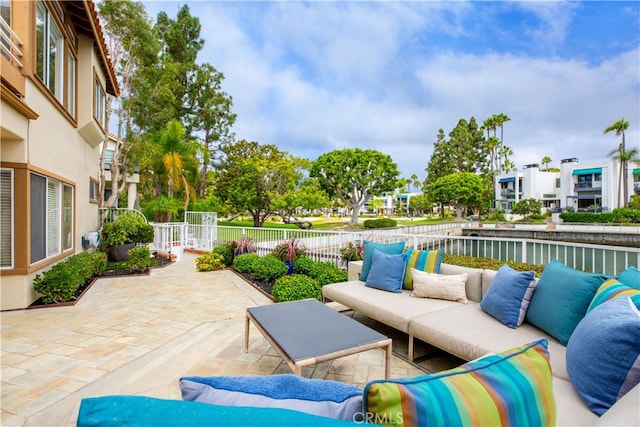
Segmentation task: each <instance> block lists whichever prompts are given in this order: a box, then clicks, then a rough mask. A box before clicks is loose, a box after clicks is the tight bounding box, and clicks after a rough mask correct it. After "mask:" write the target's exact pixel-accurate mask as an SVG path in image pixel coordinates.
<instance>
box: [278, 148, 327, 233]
mask: <svg viewBox="0 0 640 427" xmlns="http://www.w3.org/2000/svg"><path fill="white" fill-rule="evenodd" d="M292 161H293V162H294V164H297V165H298V166H297V167H296V179H295V182H292V183H291V184H290V185H289V189H288V190H287V191H286V193H284V194H281V195H280V197H274V199H273V201H272V206H273V210H274V211H275V212H276V213H277V214H278V215H280V217H282V222H284V223H285V224H295V225H297V226H298V227H300V228H304V229H310V228H311V227H312V223H311V222H310V221H302V220H300V219H299V218H297V215H298V212H299V211H313V210H315V209H320V208H323V207H326V206H329V204H330V201H329V197H328V196H327V194H326V193H325V192H324V191H323V190H322V189H321V188H320V186H319V185H318V182H317V181H316V180H315V179H313V178H309V177H305V175H304V173H303V171H304V170H307V169H308V164H309V162H308V161H306V160H304V161H301V160H300V159H295V158H293V159H292Z"/></svg>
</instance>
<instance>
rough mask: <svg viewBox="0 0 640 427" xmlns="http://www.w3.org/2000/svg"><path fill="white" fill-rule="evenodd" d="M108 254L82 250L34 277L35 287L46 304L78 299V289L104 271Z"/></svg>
mask: <svg viewBox="0 0 640 427" xmlns="http://www.w3.org/2000/svg"><path fill="white" fill-rule="evenodd" d="M106 266H107V254H106V253H104V252H91V253H89V252H82V253H79V254H76V255H72V256H71V257H69V258H67V259H65V260H64V261H61V262H59V263H58V264H56V265H54V266H53V267H51V269H50V270H47V271H45V272H43V273H42V275H40V274H36V277H35V278H34V279H33V289H34V290H35V291H36V292H37V293H39V294H40V295H41V296H42V302H43V303H45V304H52V303H62V302H69V301H73V300H75V299H76V295H75V293H76V291H77V290H78V288H80V286H82V285H84V284H85V283H86V282H87V280H89V279H91V278H92V277H94V276H98V275H100V274H102V272H104V269H105V267H106Z"/></svg>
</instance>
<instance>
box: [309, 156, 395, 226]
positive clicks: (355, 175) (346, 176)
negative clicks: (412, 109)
mask: <svg viewBox="0 0 640 427" xmlns="http://www.w3.org/2000/svg"><path fill="white" fill-rule="evenodd" d="M310 175H311V176H312V177H315V178H317V179H318V183H319V184H320V188H322V189H323V190H324V191H326V193H327V194H328V195H329V197H332V198H333V197H335V198H337V199H339V200H341V201H342V202H344V203H345V204H347V205H348V206H349V207H350V208H351V209H352V214H351V220H350V222H349V223H350V224H352V225H355V224H357V223H358V215H359V212H360V209H362V207H363V206H364V203H365V200H366V196H367V195H374V196H377V195H381V194H384V193H387V192H391V191H393V190H394V189H395V188H396V184H397V181H398V175H399V172H398V166H397V165H396V163H395V162H394V161H393V160H392V159H391V156H389V155H387V154H383V153H381V152H379V151H376V150H362V149H360V148H346V149H343V150H334V151H331V152H329V153H325V154H323V155H321V156H320V157H319V158H318V159H316V160H315V161H314V162H313V163H312V166H311V174H310Z"/></svg>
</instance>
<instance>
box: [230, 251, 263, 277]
mask: <svg viewBox="0 0 640 427" xmlns="http://www.w3.org/2000/svg"><path fill="white" fill-rule="evenodd" d="M259 259H260V256H259V255H258V254H242V255H238V256H236V257H235V258H234V259H233V268H235V269H236V271H237V272H238V273H251V272H252V271H253V265H254V264H255V263H256V262H257V261H258V260H259Z"/></svg>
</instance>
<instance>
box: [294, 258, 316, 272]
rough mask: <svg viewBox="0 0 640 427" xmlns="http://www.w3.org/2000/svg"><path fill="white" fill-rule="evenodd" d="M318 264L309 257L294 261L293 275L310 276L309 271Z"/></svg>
mask: <svg viewBox="0 0 640 427" xmlns="http://www.w3.org/2000/svg"><path fill="white" fill-rule="evenodd" d="M315 264H316V261H314V260H312V259H311V258H309V257H306V256H303V257H299V258H296V259H294V260H293V273H294V274H309V271H311V269H312V268H313V266H314V265H315Z"/></svg>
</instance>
